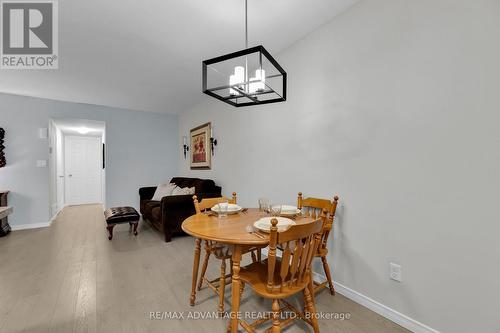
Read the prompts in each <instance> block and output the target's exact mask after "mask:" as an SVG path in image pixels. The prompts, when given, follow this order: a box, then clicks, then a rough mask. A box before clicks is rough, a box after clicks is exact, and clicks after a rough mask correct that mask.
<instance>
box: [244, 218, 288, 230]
mask: <svg viewBox="0 0 500 333" xmlns="http://www.w3.org/2000/svg"><path fill="white" fill-rule="evenodd" d="M273 218H274V217H263V218H261V219H260V220H258V221H257V222H255V223H254V224H253V226H254V227H255V228H257V229H259V230H262V231H264V232H269V230H270V229H271V219H273ZM276 219H277V220H278V224H277V227H278V231H280V232H281V231H285V230H286V229H288V228H289V227H290V226H291V225H295V221H293V220H290V219H287V218H286V217H276Z"/></svg>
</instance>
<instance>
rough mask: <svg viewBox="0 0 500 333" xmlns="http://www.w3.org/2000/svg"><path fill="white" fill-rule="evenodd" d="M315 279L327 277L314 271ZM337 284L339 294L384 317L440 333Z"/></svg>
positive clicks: (416, 332) (422, 331) (416, 330)
mask: <svg viewBox="0 0 500 333" xmlns="http://www.w3.org/2000/svg"><path fill="white" fill-rule="evenodd" d="M313 279H314V281H316V282H323V281H325V280H326V277H325V276H324V275H322V274H319V273H317V272H313ZM333 284H334V285H335V291H336V292H338V293H339V294H341V295H343V296H345V297H347V298H349V299H350V300H352V301H354V302H356V303H358V304H361V305H362V306H364V307H366V308H368V309H370V310H372V311H373V312H376V313H378V314H379V315H381V316H382V317H385V318H387V319H389V320H390V321H392V322H395V323H396V324H398V325H400V326H402V327H404V328H406V329H407V330H410V331H412V332H414V333H440V332H439V331H437V330H435V329H433V328H431V327H429V326H427V325H425V324H422V323H421V322H418V321H416V320H415V319H412V318H410V317H408V316H406V315H404V314H402V313H400V312H398V311H396V310H394V309H391V308H390V307H388V306H385V305H384V304H382V303H379V302H377V301H375V300H373V299H371V298H370V297H368V296H365V295H363V294H361V293H359V292H357V291H355V290H352V289H351V288H349V287H346V286H344V285H343V284H341V283H338V282H335V281H334V282H333Z"/></svg>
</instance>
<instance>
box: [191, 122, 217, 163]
mask: <svg viewBox="0 0 500 333" xmlns="http://www.w3.org/2000/svg"><path fill="white" fill-rule="evenodd" d="M211 134H212V125H211V123H206V124H203V125H200V126H198V127H195V128H193V129H192V130H191V132H190V146H191V149H190V150H189V151H190V152H191V153H190V166H191V169H211V168H212V160H211V157H212V151H211V150H212V148H211V144H210V138H211Z"/></svg>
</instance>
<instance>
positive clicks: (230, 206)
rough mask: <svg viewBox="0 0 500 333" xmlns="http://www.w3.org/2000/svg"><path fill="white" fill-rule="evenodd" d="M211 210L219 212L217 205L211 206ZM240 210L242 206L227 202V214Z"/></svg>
mask: <svg viewBox="0 0 500 333" xmlns="http://www.w3.org/2000/svg"><path fill="white" fill-rule="evenodd" d="M211 210H212V212H215V213H219V205H215V206H213V207H212V208H211ZM241 210H242V208H241V207H240V206H238V205H235V204H228V205H227V214H228V215H231V214H236V213H239V212H240V211H241Z"/></svg>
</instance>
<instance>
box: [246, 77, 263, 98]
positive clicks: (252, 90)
mask: <svg viewBox="0 0 500 333" xmlns="http://www.w3.org/2000/svg"><path fill="white" fill-rule="evenodd" d="M256 80H258V78H256V77H252V78H250V83H249V84H248V92H249V93H250V94H253V93H255V92H256V91H257V88H258V86H257V85H258V84H259V83H260V82H251V81H256Z"/></svg>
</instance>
